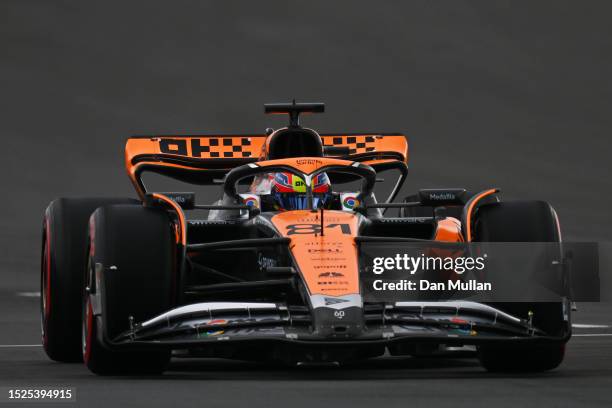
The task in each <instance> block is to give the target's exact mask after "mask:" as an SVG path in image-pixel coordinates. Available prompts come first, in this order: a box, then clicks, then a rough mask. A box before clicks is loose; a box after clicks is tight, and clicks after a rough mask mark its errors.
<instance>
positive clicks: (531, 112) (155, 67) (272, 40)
mask: <svg viewBox="0 0 612 408" xmlns="http://www.w3.org/2000/svg"><path fill="white" fill-rule="evenodd" d="M552 5H554V7H551V6H552ZM610 11H612V3H610V2H606V1H601V2H597V1H589V2H576V1H554V2H532V1H495V2H492V1H487V0H481V1H459V0H451V1H435V2H432V1H425V0H422V1H387V2H371V1H369V2H367V1H334V2H330V1H308V2H288V1H265V2H261V1H260V2H250V1H233V0H228V1H187V0H185V1H181V2H164V1H152V0H149V1H146V2H139V3H135V2H130V1H104V2H82V1H48V0H40V1H34V0H28V1H24V0H2V1H1V2H0V50H1V52H0V84H1V85H0V141H1V143H2V160H1V161H0V169H1V171H0V186H1V187H2V197H3V199H2V200H0V250H1V251H2V252H1V256H0V271H2V274H3V275H4V276H5V278H3V279H2V281H3V285H8V286H9V287H14V288H18V289H22V290H27V289H32V290H36V289H37V285H38V283H37V279H38V278H37V276H38V275H37V274H38V263H39V252H40V245H41V243H40V226H41V221H42V214H43V211H44V209H45V207H46V206H47V204H48V203H49V201H51V200H52V199H54V198H56V197H60V196H71V197H78V196H92V195H93V196H134V195H135V194H134V192H133V189H132V187H131V185H130V183H129V181H128V178H127V175H126V173H125V169H124V163H123V147H124V141H125V138H126V137H127V136H129V135H131V134H148V133H151V134H155V133H186V132H187V133H218V132H224V133H228V132H229V133H231V132H238V133H253V132H263V130H264V129H265V128H266V127H279V126H282V125H284V124H285V122H286V119H285V118H284V117H278V116H275V117H266V116H264V114H263V103H265V102H283V101H289V100H291V99H292V98H296V99H297V100H298V101H322V102H325V103H326V104H327V111H326V113H325V114H323V115H316V116H308V117H306V118H304V120H303V123H304V124H305V125H307V126H309V127H313V128H315V129H318V130H320V131H322V132H325V131H328V132H343V131H347V132H349V131H399V132H403V133H405V134H406V135H408V137H409V141H410V155H411V157H410V171H411V176H410V178H409V181H408V182H407V185H406V187H405V189H404V192H403V193H402V194H401V195H400V197H403V196H404V195H406V194H408V193H410V192H412V191H414V190H416V189H418V188H424V187H466V188H469V189H481V188H485V187H488V186H496V187H499V188H501V189H502V191H503V192H504V197H506V198H509V199H519V198H524V199H543V200H547V201H550V202H551V203H552V205H553V206H554V207H555V208H556V209H557V211H558V213H559V216H560V219H561V223H562V227H563V233H564V239H566V240H589V241H595V240H602V241H603V240H608V241H609V240H611V239H612V231H611V230H610V226H611V223H610V221H611V220H612V217H611V216H610V211H609V206H610V203H611V202H612V193H611V189H612V186H611V185H610V176H611V173H612V172H611V170H612V164H610V150H611V149H610V148H611V147H612V143H611V142H610V133H611V130H612V115H611V114H610V111H611V108H612V82H611V81H610V73H611V72H612V52H610V51H611V50H612V36H611V35H610V34H611V29H610V15H611V14H610ZM217 195H218V193H217V191H216V190H215V191H211V192H210V197H208V198H207V199H202V201H213V200H214V199H216V198H217ZM7 278H8V279H7Z"/></svg>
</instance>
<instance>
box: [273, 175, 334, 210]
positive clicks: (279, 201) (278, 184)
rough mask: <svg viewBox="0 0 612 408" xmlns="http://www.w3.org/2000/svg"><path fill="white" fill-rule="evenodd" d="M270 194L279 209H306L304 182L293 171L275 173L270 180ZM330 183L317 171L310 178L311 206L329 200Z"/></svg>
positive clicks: (323, 203) (306, 199)
mask: <svg viewBox="0 0 612 408" xmlns="http://www.w3.org/2000/svg"><path fill="white" fill-rule="evenodd" d="M271 194H272V196H273V197H274V202H275V205H276V207H277V209H279V210H281V211H282V210H285V211H289V210H304V209H308V197H307V194H306V183H305V182H304V180H303V179H302V178H301V177H300V176H297V175H295V174H293V173H276V174H275V175H274V178H273V180H272V188H271ZM331 196H332V194H331V184H330V182H329V177H327V174H325V173H319V174H317V175H316V176H315V177H314V178H313V179H312V204H313V208H321V207H324V206H325V205H326V204H327V203H328V202H330V201H331Z"/></svg>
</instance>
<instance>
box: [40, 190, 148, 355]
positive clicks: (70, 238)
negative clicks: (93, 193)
mask: <svg viewBox="0 0 612 408" xmlns="http://www.w3.org/2000/svg"><path fill="white" fill-rule="evenodd" d="M119 203H126V204H127V203H132V204H138V201H137V200H132V199H129V198H58V199H57V200H54V201H52V202H51V203H50V204H49V206H48V207H47V209H46V210H45V215H44V220H43V228H42V229H43V234H42V235H43V236H42V256H41V274H40V293H41V297H40V300H41V302H40V315H41V332H42V343H43V347H44V350H45V352H46V353H47V355H48V356H49V357H50V358H51V359H52V360H55V361H61V362H78V361H82V356H81V299H82V288H83V276H84V271H85V263H86V259H87V258H86V241H87V240H86V236H87V222H88V221H89V216H90V215H91V213H92V212H93V211H94V210H95V209H96V208H98V207H100V206H103V205H108V204H119Z"/></svg>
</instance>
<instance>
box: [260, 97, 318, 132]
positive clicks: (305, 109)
mask: <svg viewBox="0 0 612 408" xmlns="http://www.w3.org/2000/svg"><path fill="white" fill-rule="evenodd" d="M264 112H265V113H267V114H272V115H282V114H285V113H286V114H288V115H289V127H300V114H301V113H323V112H325V104H324V103H323V102H300V103H296V102H295V99H294V100H293V102H291V103H266V104H264Z"/></svg>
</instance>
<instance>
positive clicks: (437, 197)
mask: <svg viewBox="0 0 612 408" xmlns="http://www.w3.org/2000/svg"><path fill="white" fill-rule="evenodd" d="M456 198H457V197H456V196H455V194H453V193H449V192H445V193H429V199H430V200H432V201H442V200H455V199H456Z"/></svg>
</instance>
